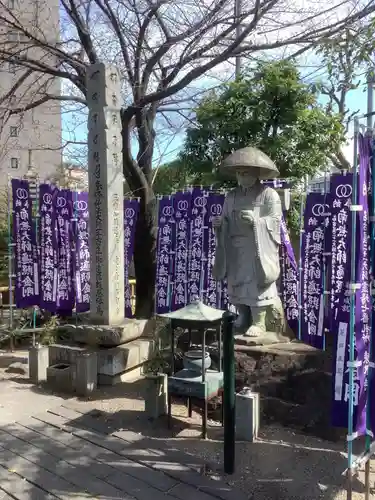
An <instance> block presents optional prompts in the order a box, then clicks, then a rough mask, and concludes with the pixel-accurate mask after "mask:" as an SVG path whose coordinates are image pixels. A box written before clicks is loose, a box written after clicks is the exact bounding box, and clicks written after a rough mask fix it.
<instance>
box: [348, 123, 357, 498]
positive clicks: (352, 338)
mask: <svg viewBox="0 0 375 500" xmlns="http://www.w3.org/2000/svg"><path fill="white" fill-rule="evenodd" d="M358 132H359V123H358V119H356V118H354V158H353V190H352V206H355V205H357V200H358V196H357V195H358V188H357V185H358V179H357V172H358V165H357V164H358V154H357V152H358ZM356 229H357V212H356V211H355V210H352V241H351V270H350V285H351V290H350V330H349V363H350V365H349V405H348V492H347V500H352V494H353V492H352V490H353V483H352V481H353V470H352V465H353V439H354V434H353V430H354V428H353V427H354V426H353V414H354V370H355V368H354V356H355V303H356V300H355V299H356V297H355V295H356V294H355V292H356V289H355V287H354V285H355V284H356V278H357V276H356V274H357V273H356V259H355V251H356V237H357V234H356Z"/></svg>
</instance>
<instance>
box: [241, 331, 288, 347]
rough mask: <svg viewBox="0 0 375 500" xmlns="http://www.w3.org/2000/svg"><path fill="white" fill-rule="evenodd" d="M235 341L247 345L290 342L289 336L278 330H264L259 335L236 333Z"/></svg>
mask: <svg viewBox="0 0 375 500" xmlns="http://www.w3.org/2000/svg"><path fill="white" fill-rule="evenodd" d="M234 341H235V343H236V344H237V345H245V346H246V345H247V346H256V345H273V344H285V343H286V342H290V339H289V337H285V336H284V335H281V334H280V333H276V332H264V334H263V335H261V336H259V337H248V336H246V335H235V336H234Z"/></svg>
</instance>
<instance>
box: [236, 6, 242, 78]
mask: <svg viewBox="0 0 375 500" xmlns="http://www.w3.org/2000/svg"><path fill="white" fill-rule="evenodd" d="M234 2H235V3H234V19H235V21H237V22H238V18H239V17H240V15H241V14H242V1H241V0H234ZM240 35H241V25H240V24H238V26H237V27H236V39H238V38H239V37H240ZM240 75H241V56H240V55H237V56H236V79H237V78H239V77H240Z"/></svg>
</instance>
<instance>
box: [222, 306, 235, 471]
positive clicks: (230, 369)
mask: <svg viewBox="0 0 375 500" xmlns="http://www.w3.org/2000/svg"><path fill="white" fill-rule="evenodd" d="M233 323H234V316H233V314H231V313H229V312H228V313H226V314H225V316H224V335H223V337H224V338H223V355H224V363H223V365H224V398H223V399H224V402H223V405H224V472H225V473H226V474H233V473H234V462H235V439H236V436H235V370H234V336H233Z"/></svg>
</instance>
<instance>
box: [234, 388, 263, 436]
mask: <svg viewBox="0 0 375 500" xmlns="http://www.w3.org/2000/svg"><path fill="white" fill-rule="evenodd" d="M259 419H260V407H259V394H258V393H256V392H247V393H244V394H241V393H239V394H236V439H237V440H238V441H248V442H250V443H252V442H253V441H255V440H256V439H257V437H258V432H259Z"/></svg>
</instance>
